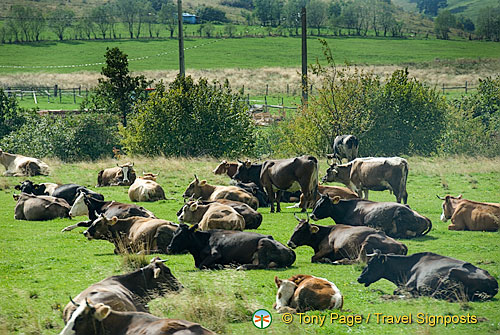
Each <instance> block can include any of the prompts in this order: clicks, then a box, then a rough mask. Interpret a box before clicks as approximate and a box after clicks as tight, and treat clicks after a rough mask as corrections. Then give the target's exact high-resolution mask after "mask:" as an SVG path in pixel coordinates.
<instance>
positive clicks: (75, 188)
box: [52, 184, 104, 206]
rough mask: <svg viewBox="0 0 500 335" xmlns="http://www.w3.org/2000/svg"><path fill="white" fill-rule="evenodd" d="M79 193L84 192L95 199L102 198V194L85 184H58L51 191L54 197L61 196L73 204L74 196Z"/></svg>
mask: <svg viewBox="0 0 500 335" xmlns="http://www.w3.org/2000/svg"><path fill="white" fill-rule="evenodd" d="M80 193H85V194H87V195H89V196H91V197H92V198H94V199H97V200H104V196H103V195H102V194H100V193H96V192H94V191H92V190H89V189H88V188H86V187H85V186H81V185H78V184H64V185H61V186H59V187H58V188H56V189H55V190H54V192H52V196H53V197H56V198H61V199H64V200H66V202H67V203H68V204H69V205H70V206H73V204H74V203H75V200H76V198H77V197H78V195H79V194H80Z"/></svg>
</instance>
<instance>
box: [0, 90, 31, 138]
mask: <svg viewBox="0 0 500 335" xmlns="http://www.w3.org/2000/svg"><path fill="white" fill-rule="evenodd" d="M25 120H26V117H25V111H24V110H23V109H22V108H20V107H19V106H18V105H17V100H16V98H14V97H9V96H7V95H6V94H5V93H4V91H3V90H2V89H0V139H1V138H2V137H4V136H5V135H8V134H9V133H10V132H11V131H13V130H15V129H18V128H19V127H21V126H22V125H23V123H24V122H25Z"/></svg>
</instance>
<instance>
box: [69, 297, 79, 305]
mask: <svg viewBox="0 0 500 335" xmlns="http://www.w3.org/2000/svg"><path fill="white" fill-rule="evenodd" d="M69 301H71V303H72V304H73V305H75V306H76V307H78V306H80V304H77V303H76V302H74V301H73V299H72V298H71V296H69Z"/></svg>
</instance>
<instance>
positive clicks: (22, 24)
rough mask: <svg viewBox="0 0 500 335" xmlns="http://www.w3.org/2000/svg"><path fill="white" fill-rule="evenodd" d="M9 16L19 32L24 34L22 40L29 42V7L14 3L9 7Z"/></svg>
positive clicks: (30, 15)
mask: <svg viewBox="0 0 500 335" xmlns="http://www.w3.org/2000/svg"><path fill="white" fill-rule="evenodd" d="M9 16H10V17H11V19H12V20H13V22H14V23H15V24H16V25H17V29H18V30H19V31H20V33H21V34H23V35H24V40H25V41H26V42H29V41H30V40H31V25H30V20H31V17H32V13H31V10H30V7H25V6H22V5H14V6H12V7H11V8H10V11H9Z"/></svg>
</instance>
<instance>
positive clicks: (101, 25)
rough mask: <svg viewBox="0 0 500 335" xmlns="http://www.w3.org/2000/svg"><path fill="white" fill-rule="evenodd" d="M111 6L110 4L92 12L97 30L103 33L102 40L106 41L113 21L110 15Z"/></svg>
mask: <svg viewBox="0 0 500 335" xmlns="http://www.w3.org/2000/svg"><path fill="white" fill-rule="evenodd" d="M110 9H111V8H110V6H109V5H108V4H105V5H100V6H97V7H95V8H94V9H93V10H92V12H91V17H92V20H93V22H94V24H95V25H96V27H97V29H98V30H99V32H100V33H101V37H102V39H106V34H107V32H108V30H109V29H110V26H111V21H112V20H113V18H112V16H111V15H110Z"/></svg>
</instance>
